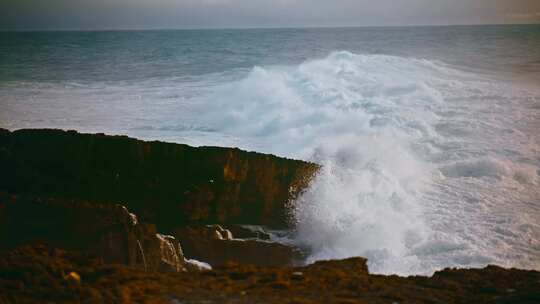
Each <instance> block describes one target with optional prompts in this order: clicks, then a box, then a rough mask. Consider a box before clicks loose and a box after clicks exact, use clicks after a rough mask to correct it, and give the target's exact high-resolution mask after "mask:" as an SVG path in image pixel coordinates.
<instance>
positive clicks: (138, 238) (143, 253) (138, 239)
mask: <svg viewBox="0 0 540 304" xmlns="http://www.w3.org/2000/svg"><path fill="white" fill-rule="evenodd" d="M28 244H42V245H46V246H49V247H54V248H62V249H64V250H70V251H77V252H83V253H85V254H87V255H88V256H93V257H95V258H98V259H99V260H101V261H102V262H103V263H105V264H119V265H125V266H130V267H133V268H136V269H139V270H144V271H151V272H155V271H172V272H178V271H184V270H186V266H188V265H186V263H185V259H184V256H183V253H182V250H181V249H180V248H181V247H180V245H179V243H178V241H177V240H176V239H175V238H174V237H172V236H167V235H162V234H159V233H158V232H157V229H156V226H155V225H154V224H149V223H139V222H138V220H137V217H136V215H135V214H133V213H130V212H129V211H128V209H127V208H126V207H124V206H121V205H115V204H98V203H90V202H86V201H80V200H74V199H70V200H62V199H43V198H37V197H31V196H15V195H7V194H5V193H0V249H4V250H10V249H12V248H15V247H18V246H23V245H28Z"/></svg>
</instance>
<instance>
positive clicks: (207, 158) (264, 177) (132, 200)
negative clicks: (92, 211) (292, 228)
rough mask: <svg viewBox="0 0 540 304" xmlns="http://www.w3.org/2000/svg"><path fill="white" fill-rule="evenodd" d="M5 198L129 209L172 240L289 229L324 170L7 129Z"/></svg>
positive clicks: (221, 152) (1, 151) (0, 134)
mask: <svg viewBox="0 0 540 304" xmlns="http://www.w3.org/2000/svg"><path fill="white" fill-rule="evenodd" d="M0 168H2V170H0V191H5V192H7V193H10V194H24V195H34V196H38V197H53V198H63V199H81V200H86V201H91V202H115V203H118V202H121V203H122V204H124V205H125V206H126V207H127V208H128V209H129V210H130V211H131V212H134V213H135V214H137V215H138V216H139V219H140V220H141V221H142V222H150V223H155V224H156V225H157V228H158V230H159V231H163V232H170V231H173V229H174V228H176V227H178V226H185V225H188V224H189V225H192V224H216V223H217V224H255V225H266V226H273V227H285V226H287V225H288V213H287V203H288V202H289V201H291V200H294V198H295V197H296V196H298V195H299V193H300V192H301V191H302V190H303V189H304V188H305V187H306V186H307V185H308V183H309V181H310V179H311V178H312V176H313V175H314V174H315V173H316V171H317V170H318V166H317V165H316V164H313V163H308V162H304V161H298V160H291V159H285V158H280V157H276V156H273V155H268V154H261V153H255V152H245V151H242V150H239V149H235V148H218V147H200V148H195V147H190V146H188V145H183V144H172V143H164V142H157V141H154V142H147V141H141V140H136V139H133V138H129V137H126V136H107V135H104V134H81V133H77V132H75V131H62V130H52V129H28V130H17V131H13V132H10V131H8V130H5V129H0Z"/></svg>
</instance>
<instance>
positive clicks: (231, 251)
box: [173, 225, 303, 266]
mask: <svg viewBox="0 0 540 304" xmlns="http://www.w3.org/2000/svg"><path fill="white" fill-rule="evenodd" d="M173 234H174V236H175V237H176V238H177V239H178V240H179V241H180V244H181V245H182V249H183V252H184V254H185V256H186V257H188V258H193V259H197V260H201V261H205V262H208V263H210V265H212V266H220V265H225V264H227V263H231V262H233V263H239V264H250V265H257V266H291V265H294V264H297V263H299V262H300V261H301V260H302V258H303V255H302V253H301V252H300V251H299V250H298V249H296V248H293V247H290V246H286V245H283V244H279V243H274V242H269V241H264V240H256V239H235V237H236V236H235V235H234V234H232V233H231V232H230V231H229V230H226V229H223V228H221V227H220V226H219V225H209V226H197V227H183V228H178V229H176V230H175V231H174V232H173Z"/></svg>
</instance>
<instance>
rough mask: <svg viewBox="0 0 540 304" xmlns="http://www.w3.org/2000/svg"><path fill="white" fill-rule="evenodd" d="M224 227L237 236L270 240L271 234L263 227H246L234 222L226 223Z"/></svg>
mask: <svg viewBox="0 0 540 304" xmlns="http://www.w3.org/2000/svg"><path fill="white" fill-rule="evenodd" d="M223 227H224V228H225V229H227V230H229V231H230V232H231V233H232V235H233V236H234V237H235V238H239V239H257V240H270V234H268V233H267V232H265V231H264V230H263V229H262V228H261V227H253V228H246V227H244V226H242V225H234V224H232V225H224V226H223Z"/></svg>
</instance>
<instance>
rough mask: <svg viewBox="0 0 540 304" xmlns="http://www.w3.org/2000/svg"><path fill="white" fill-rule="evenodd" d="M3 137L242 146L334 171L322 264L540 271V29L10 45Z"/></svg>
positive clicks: (52, 37) (304, 202) (300, 221)
mask: <svg viewBox="0 0 540 304" xmlns="http://www.w3.org/2000/svg"><path fill="white" fill-rule="evenodd" d="M0 41H1V43H0V127H2V128H8V129H12V130H14V129H20V128H45V127H47V128H63V129H76V130H79V131H83V132H104V133H108V134H127V135H130V136H133V137H137V138H141V139H152V140H154V139H156V140H164V141H171V142H181V143H187V144H191V145H219V146H237V147H240V148H243V149H247V150H256V151H260V152H268V153H274V154H277V155H281V156H286V157H293V158H300V159H305V160H309V161H314V162H317V163H320V164H322V165H323V170H322V171H321V172H320V173H319V175H318V176H316V178H315V179H314V181H313V183H312V185H311V187H310V188H309V189H307V190H306V192H305V193H304V194H303V195H302V196H301V197H300V198H299V199H298V200H297V202H295V204H294V206H292V207H291V218H292V219H293V220H294V222H295V228H294V231H293V233H292V235H291V237H290V238H289V239H288V241H289V242H293V243H294V244H296V245H298V246H301V247H302V248H305V249H306V250H308V251H309V252H310V256H309V258H308V261H315V260H320V259H333V258H345V257H350V256H365V257H368V258H369V268H370V271H372V272H375V273H384V274H390V273H391V274H400V275H409V274H431V273H433V271H436V270H438V269H441V268H444V267H482V266H485V265H487V264H497V265H501V266H505V267H519V268H525V269H536V270H540V26H539V25H529V26H456V27H405V28H397V27H396V28H333V29H257V30H190V31H116V32H115V31H111V32H33V33H31V32H25V33H7V32H4V33H0Z"/></svg>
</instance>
